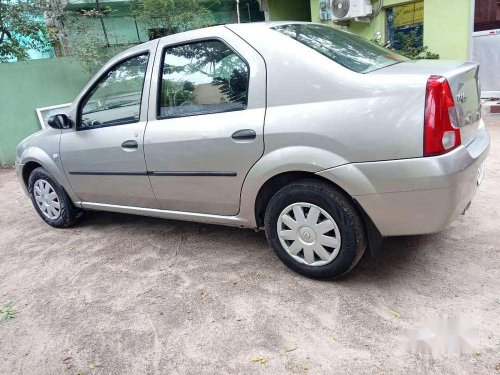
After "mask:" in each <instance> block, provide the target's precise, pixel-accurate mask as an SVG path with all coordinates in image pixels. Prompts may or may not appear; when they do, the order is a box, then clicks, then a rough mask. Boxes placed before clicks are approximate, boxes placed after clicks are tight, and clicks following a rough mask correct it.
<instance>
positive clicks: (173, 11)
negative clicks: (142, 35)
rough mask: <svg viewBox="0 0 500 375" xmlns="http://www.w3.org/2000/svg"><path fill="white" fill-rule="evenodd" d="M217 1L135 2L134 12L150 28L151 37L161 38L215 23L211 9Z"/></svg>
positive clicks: (133, 5) (148, 0)
mask: <svg viewBox="0 0 500 375" xmlns="http://www.w3.org/2000/svg"><path fill="white" fill-rule="evenodd" d="M214 4H218V1H217V0H212V1H202V0H133V1H132V12H133V14H134V16H136V17H137V19H138V20H139V21H141V22H142V23H144V24H145V25H146V26H147V27H148V31H149V33H150V37H152V38H159V37H162V36H166V35H170V34H174V33H177V32H180V31H186V30H191V29H197V28H200V27H205V26H210V25H213V24H214V23H215V21H214V17H213V13H212V11H211V10H210V7H211V6H212V5H214Z"/></svg>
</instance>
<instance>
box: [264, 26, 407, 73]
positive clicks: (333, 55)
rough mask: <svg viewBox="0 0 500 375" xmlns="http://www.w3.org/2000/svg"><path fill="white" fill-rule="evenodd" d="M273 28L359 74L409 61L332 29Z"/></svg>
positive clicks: (364, 40)
mask: <svg viewBox="0 0 500 375" xmlns="http://www.w3.org/2000/svg"><path fill="white" fill-rule="evenodd" d="M273 29H274V30H276V31H279V32H280V33H282V34H285V35H287V36H289V37H290V38H293V39H295V40H296V41H298V42H300V43H302V44H305V45H306V46H308V47H310V48H312V49H313V50H315V51H317V52H319V53H321V54H322V55H325V56H326V57H328V58H329V59H331V60H333V61H335V62H336V63H338V64H340V65H342V66H344V67H346V68H348V69H350V70H353V71H355V72H357V73H369V72H373V71H374V70H377V69H382V68H385V67H387V66H390V65H394V64H397V63H399V62H402V61H406V60H408V59H407V58H406V57H403V56H400V55H398V54H395V53H394V52H392V51H390V50H388V49H385V48H382V47H380V46H377V45H376V44H374V43H371V42H369V41H367V40H366V39H363V38H361V37H359V36H356V35H353V34H351V33H348V32H345V31H343V30H338V29H335V28H333V27H330V26H324V25H316V24H291V25H281V26H276V27H273Z"/></svg>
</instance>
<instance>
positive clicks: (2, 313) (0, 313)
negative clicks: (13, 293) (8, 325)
mask: <svg viewBox="0 0 500 375" xmlns="http://www.w3.org/2000/svg"><path fill="white" fill-rule="evenodd" d="M14 305H15V303H14V302H9V303H8V304H6V305H4V306H2V307H0V323H3V322H7V321H9V320H11V319H14V318H15V317H16V316H17V311H16V309H14Z"/></svg>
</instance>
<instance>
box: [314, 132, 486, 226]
mask: <svg viewBox="0 0 500 375" xmlns="http://www.w3.org/2000/svg"><path fill="white" fill-rule="evenodd" d="M489 146H490V138H489V135H488V132H487V130H486V128H485V127H484V126H483V127H481V128H480V129H479V130H478V134H477V137H476V138H475V140H474V141H473V142H472V143H471V144H469V145H468V146H467V147H464V146H461V147H459V148H457V149H456V150H453V151H452V152H450V153H448V154H445V155H441V156H437V157H427V158H415V159H403V160H391V161H381V162H371V163H355V164H348V165H345V166H341V167H337V168H333V169H329V170H326V171H322V172H319V173H318V174H319V175H322V176H323V177H326V178H328V179H330V180H331V181H333V182H335V183H336V184H338V185H339V186H341V187H342V188H344V189H345V190H346V191H347V192H349V193H350V194H351V195H352V196H353V197H354V199H356V200H357V201H358V202H359V204H360V205H361V207H362V208H363V209H364V210H365V212H366V213H367V214H368V216H369V217H370V218H371V219H372V221H373V222H374V224H375V225H376V227H377V228H378V230H379V231H380V233H381V234H382V235H383V236H399V235H412V234H425V233H434V232H439V231H441V230H443V229H444V228H445V227H446V226H447V225H448V224H450V223H451V222H452V221H454V220H455V219H456V218H457V217H458V216H459V215H460V214H461V213H462V212H463V211H464V210H465V209H466V208H467V206H468V204H469V203H470V202H471V201H472V199H473V197H474V195H475V194H476V191H477V188H478V183H477V181H478V171H479V168H480V166H481V165H482V164H483V163H484V161H485V159H486V157H487V156H488V152H489Z"/></svg>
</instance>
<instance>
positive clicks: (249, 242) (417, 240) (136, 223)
mask: <svg viewBox="0 0 500 375" xmlns="http://www.w3.org/2000/svg"><path fill="white" fill-rule="evenodd" d="M129 226H133V229H134V233H135V234H136V235H146V236H147V235H150V234H152V233H155V232H156V231H165V232H172V234H174V233H177V234H178V233H182V236H184V237H189V236H193V235H197V236H215V237H217V241H220V242H221V248H227V249H228V250H229V251H231V244H232V243H233V240H232V238H235V237H238V239H239V241H240V242H239V243H240V244H241V245H243V246H248V247H249V248H251V249H253V251H258V252H263V253H264V252H271V251H272V250H271V248H270V246H269V245H268V243H267V240H266V236H265V233H264V232H263V231H259V232H255V231H253V230H250V229H243V228H236V227H228V226H221V225H214V224H203V223H196V222H189V221H179V220H168V219H160V218H154V217H147V216H138V215H129V214H122V213H114V212H103V211H100V212H98V211H87V212H86V213H85V215H84V218H83V219H82V220H81V222H80V223H79V224H78V226H77V227H76V228H80V229H82V230H84V229H85V228H86V229H92V228H95V227H99V228H102V229H103V230H106V229H107V228H108V229H116V228H120V227H123V228H124V230H126V231H127V233H128V232H129V231H128V230H127V228H128V227H129ZM242 233H245V234H244V235H242ZM435 236H436V235H418V236H401V237H388V238H385V239H384V241H383V242H382V246H381V247H380V248H379V249H378V250H377V251H376V252H375V253H372V252H371V251H370V250H367V251H366V252H365V254H364V255H363V257H362V259H361V260H360V261H359V263H358V265H357V266H356V267H355V268H354V269H353V271H351V272H350V273H349V274H347V275H345V276H344V277H342V278H340V279H337V280H335V281H333V282H336V283H358V282H363V283H365V282H369V281H370V280H371V281H380V280H383V281H388V280H389V281H390V280H392V279H399V280H400V279H401V277H404V275H405V274H406V275H408V276H411V275H412V274H413V273H415V270H418V269H421V268H422V267H423V263H424V262H425V261H424V260H422V256H421V255H422V254H419V253H420V252H421V251H422V250H424V248H426V247H428V244H430V243H432V242H433V241H435V240H436V238H435ZM224 245H227V247H226V246H224ZM256 267H258V265H256ZM284 268H285V269H286V267H284ZM286 270H287V272H290V273H292V274H294V273H293V271H291V270H288V269H286ZM296 276H297V277H302V276H300V275H296Z"/></svg>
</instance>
